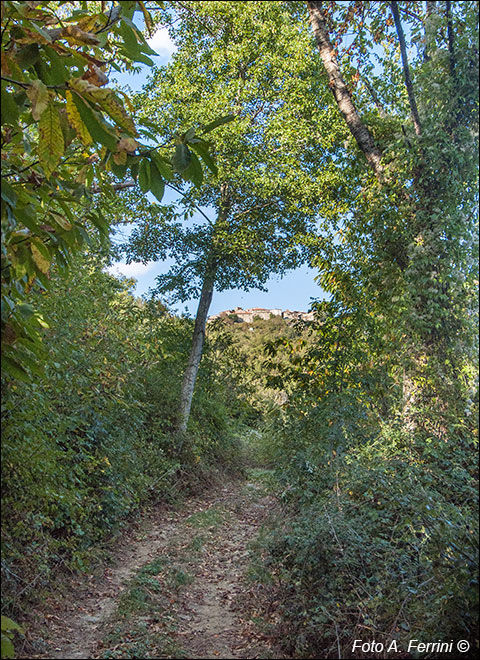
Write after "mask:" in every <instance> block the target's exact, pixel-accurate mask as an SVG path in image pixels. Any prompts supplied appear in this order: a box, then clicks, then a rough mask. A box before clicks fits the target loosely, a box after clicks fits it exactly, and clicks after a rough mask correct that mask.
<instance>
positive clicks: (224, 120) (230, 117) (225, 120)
mask: <svg viewBox="0 0 480 660" xmlns="http://www.w3.org/2000/svg"><path fill="white" fill-rule="evenodd" d="M234 119H235V115H225V117H219V118H218V119H214V120H213V121H212V122H210V124H207V125H206V126H204V127H203V129H202V133H210V131H213V129H214V128H217V127H218V126H222V124H228V123H229V122H231V121H233V120H234Z"/></svg>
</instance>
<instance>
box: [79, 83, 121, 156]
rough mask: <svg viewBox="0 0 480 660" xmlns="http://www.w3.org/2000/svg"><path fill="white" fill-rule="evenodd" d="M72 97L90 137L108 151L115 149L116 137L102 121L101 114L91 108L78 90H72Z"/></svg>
mask: <svg viewBox="0 0 480 660" xmlns="http://www.w3.org/2000/svg"><path fill="white" fill-rule="evenodd" d="M72 98H73V102H74V104H75V107H76V108H77V110H78V113H79V115H80V117H81V119H82V121H83V123H84V124H85V126H86V127H87V130H88V132H89V133H90V135H91V136H92V139H93V140H94V141H95V142H97V143H100V144H103V145H105V146H106V147H107V149H110V151H115V150H116V148H117V138H116V136H115V135H114V134H113V132H111V130H110V127H108V126H107V124H106V123H105V122H104V121H103V119H102V117H101V115H100V114H99V113H98V112H96V111H95V110H93V108H92V107H91V106H90V105H89V104H88V103H87V102H86V101H85V100H84V99H83V97H81V96H80V95H79V94H78V92H74V93H73V94H72Z"/></svg>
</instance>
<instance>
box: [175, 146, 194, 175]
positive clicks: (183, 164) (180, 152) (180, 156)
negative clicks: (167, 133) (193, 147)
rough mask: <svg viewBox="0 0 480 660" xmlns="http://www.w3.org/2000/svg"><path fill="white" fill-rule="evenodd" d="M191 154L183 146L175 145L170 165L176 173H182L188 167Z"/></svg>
mask: <svg viewBox="0 0 480 660" xmlns="http://www.w3.org/2000/svg"><path fill="white" fill-rule="evenodd" d="M191 158H192V154H191V152H190V149H189V148H188V147H187V146H186V145H185V144H177V146H176V147H175V153H174V154H173V158H172V165H173V167H174V169H175V170H176V171H177V172H183V171H184V170H186V169H187V167H188V166H189V165H190V161H191Z"/></svg>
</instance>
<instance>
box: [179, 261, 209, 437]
mask: <svg viewBox="0 0 480 660" xmlns="http://www.w3.org/2000/svg"><path fill="white" fill-rule="evenodd" d="M216 271H217V265H216V264H215V263H214V262H212V263H210V264H209V265H208V266H207V272H206V274H205V279H204V281H203V286H202V292H201V294H200V301H199V303H198V310H197V315H196V317H195V328H194V330H193V337H192V348H191V350H190V357H189V359H188V364H187V368H186V369H185V373H184V375H183V383H182V393H181V396H180V411H179V419H178V427H177V433H178V434H183V433H185V431H186V430H187V424H188V419H189V417H190V409H191V407H192V399H193V391H194V389H195V381H196V379H197V374H198V368H199V366H200V360H201V359H202V352H203V344H204V342H205V328H206V325H207V318H208V310H209V309H210V303H211V302H212V296H213V288H214V286H215V277H216Z"/></svg>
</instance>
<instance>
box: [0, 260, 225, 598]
mask: <svg viewBox="0 0 480 660" xmlns="http://www.w3.org/2000/svg"><path fill="white" fill-rule="evenodd" d="M100 266H101V264H99V262H98V261H97V260H96V259H94V258H87V259H80V260H79V262H78V263H77V265H76V267H75V268H74V269H72V271H71V273H72V275H71V276H70V277H69V278H68V279H63V278H60V277H57V279H55V280H54V281H53V282H52V283H51V284H52V287H51V289H50V290H49V291H48V293H42V292H36V293H34V294H32V297H33V298H35V300H34V302H35V304H36V305H37V307H39V308H40V310H41V312H42V313H43V314H44V317H45V319H46V320H47V322H48V324H49V326H50V329H49V330H48V331H47V336H46V338H45V349H46V359H45V368H44V372H43V373H42V374H39V375H38V376H37V377H36V378H35V380H34V381H33V382H30V383H20V382H15V383H11V382H10V383H5V382H4V383H3V396H4V406H3V443H2V488H3V512H4V516H3V531H2V544H3V563H2V567H3V572H4V587H5V597H6V598H5V602H6V604H7V605H8V603H9V602H10V603H11V602H13V600H14V599H15V598H16V596H17V595H19V594H23V595H27V594H28V593H29V592H30V591H31V589H32V588H33V589H37V588H38V587H39V586H40V585H41V584H45V583H46V582H48V579H49V575H50V573H51V571H52V569H53V568H54V567H55V566H57V565H62V564H64V563H67V565H68V566H73V567H78V568H80V569H82V568H84V566H85V563H86V562H88V559H89V557H91V554H92V548H93V547H94V546H95V544H98V543H99V541H100V540H101V539H103V538H104V537H105V536H107V535H109V534H110V533H111V532H112V531H113V530H114V529H115V528H116V527H117V526H118V523H119V521H121V520H123V519H125V517H126V516H127V515H128V514H129V513H131V512H132V511H134V510H135V509H136V508H137V507H138V506H139V505H141V504H142V503H145V502H146V501H147V500H152V499H156V500H158V499H162V498H167V499H168V498H169V497H171V496H172V495H171V493H172V484H173V483H175V482H176V481H177V480H178V478H179V477H181V481H182V483H183V484H185V483H186V482H188V475H189V474H191V473H193V472H195V473H196V474H197V475H198V474H199V473H201V472H202V470H203V471H206V470H208V469H209V468H210V467H211V466H212V465H213V464H215V462H218V461H221V460H223V461H226V460H232V459H233V458H234V456H235V452H236V445H235V434H234V432H233V431H234V429H233V427H232V421H231V420H232V418H233V417H234V413H235V383H234V382H232V381H230V382H229V381H228V379H226V380H225V381H224V382H223V381H222V373H223V372H224V371H225V370H224V369H223V367H222V365H221V355H216V354H215V350H214V349H213V348H210V347H209V346H207V350H206V357H205V361H204V367H203V369H202V371H201V374H200V377H199V378H200V380H199V387H198V388H197V391H198V394H197V395H196V399H195V401H194V406H193V411H192V423H191V431H190V438H189V440H190V441H189V443H188V447H186V448H185V451H183V453H182V454H181V455H180V454H179V452H178V451H177V447H176V446H175V440H174V436H173V434H172V430H173V426H174V422H175V413H176V409H177V401H178V396H179V391H180V382H181V376H182V372H183V368H184V366H185V363H186V359H187V355H188V349H189V340H190V336H191V330H192V322H191V321H190V320H188V319H182V318H178V317H174V316H171V315H170V314H168V313H167V312H166V310H165V308H164V307H163V306H162V305H160V304H158V303H148V304H146V303H143V302H142V301H139V300H135V299H134V297H133V296H132V295H131V293H130V292H129V289H130V287H131V282H128V281H124V282H119V281H118V280H117V279H115V278H113V277H111V276H110V275H108V274H106V273H104V272H102V271H101V268H100ZM214 358H215V359H214ZM222 369H223V371H222ZM28 585H31V586H28ZM25 587H27V588H26V589H25ZM24 589H25V591H24Z"/></svg>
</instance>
